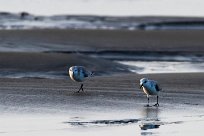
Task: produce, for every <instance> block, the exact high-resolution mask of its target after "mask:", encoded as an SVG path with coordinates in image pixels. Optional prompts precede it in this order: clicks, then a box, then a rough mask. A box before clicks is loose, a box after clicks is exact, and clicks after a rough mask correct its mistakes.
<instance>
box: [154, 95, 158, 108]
mask: <svg viewBox="0 0 204 136" xmlns="http://www.w3.org/2000/svg"><path fill="white" fill-rule="evenodd" d="M154 106H157V107H158V106H159V96H158V95H157V103H156V104H155V105H154Z"/></svg>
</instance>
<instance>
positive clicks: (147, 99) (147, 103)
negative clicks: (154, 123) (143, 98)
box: [146, 96, 149, 107]
mask: <svg viewBox="0 0 204 136" xmlns="http://www.w3.org/2000/svg"><path fill="white" fill-rule="evenodd" d="M147 102H148V103H147V105H146V107H149V96H147Z"/></svg>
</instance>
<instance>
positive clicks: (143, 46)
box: [0, 30, 204, 136]
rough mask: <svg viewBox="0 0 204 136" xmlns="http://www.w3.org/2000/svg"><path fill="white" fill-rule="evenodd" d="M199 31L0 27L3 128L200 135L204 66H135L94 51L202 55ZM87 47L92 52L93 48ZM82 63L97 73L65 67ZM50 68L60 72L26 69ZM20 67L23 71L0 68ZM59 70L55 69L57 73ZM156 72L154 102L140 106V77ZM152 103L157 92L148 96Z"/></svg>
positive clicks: (8, 132)
mask: <svg viewBox="0 0 204 136" xmlns="http://www.w3.org/2000/svg"><path fill="white" fill-rule="evenodd" d="M203 34H204V31H105V30H100V31H96V30H18V31H17V30H11V31H0V42H1V43H0V45H1V46H0V48H1V53H0V64H1V65H0V70H1V72H0V73H1V78H0V115H1V116H0V122H3V123H1V124H0V133H1V134H2V135H79V136H80V135H118V136H120V135H200V134H202V133H203V130H202V126H203V124H204V114H203V113H204V99H203V97H204V92H203V90H204V85H203V83H202V82H203V79H204V74H203V73H182V74H181V73H176V74H135V73H131V72H130V71H129V70H128V68H127V66H124V65H121V64H117V63H113V62H112V61H110V60H106V59H103V58H101V57H100V52H101V51H105V52H107V51H110V52H109V53H113V52H115V51H122V52H120V53H121V54H123V55H125V54H126V53H127V54H128V53H130V52H133V53H137V52H140V53H141V52H157V53H158V52H159V53H168V52H170V54H171V53H172V54H171V55H174V54H175V53H176V54H183V53H184V54H189V55H202V54H203V52H204V46H203V43H204V40H203V38H202V36H203ZM85 52H89V53H90V52H91V53H93V52H96V53H97V56H94V57H93V56H90V55H89V54H88V55H87V54H86V53H85ZM79 64H80V65H84V66H86V67H88V68H89V69H93V70H94V72H95V73H96V76H95V77H93V78H90V79H88V80H87V81H85V83H84V89H85V92H82V93H75V91H77V90H78V88H79V86H80V84H78V83H75V82H73V81H71V80H70V79H69V77H68V75H67V71H66V69H67V67H69V66H71V65H79ZM53 71H54V72H56V73H55V74H59V75H62V77H60V78H53V79H49V77H40V78H39V77H35V76H34V77H29V76H26V75H27V72H28V73H29V72H31V73H39V74H42V73H46V72H53ZM9 72H13V73H20V74H22V73H25V76H22V77H20V78H19V77H17V78H16V77H15V76H14V77H12V76H11V77H9V78H4V77H6V76H2V75H3V74H5V75H6V74H8V73H9ZM57 72H58V73H57ZM142 77H148V78H150V79H154V80H158V81H159V83H160V84H161V86H162V88H163V91H162V92H161V94H160V107H158V108H157V107H144V105H145V104H146V103H147V98H146V96H145V95H144V93H143V92H142V91H141V90H139V84H138V83H139V79H140V78H142ZM150 102H151V104H152V105H153V104H154V103H155V102H156V98H155V97H151V98H150Z"/></svg>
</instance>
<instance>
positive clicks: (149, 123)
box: [139, 107, 160, 135]
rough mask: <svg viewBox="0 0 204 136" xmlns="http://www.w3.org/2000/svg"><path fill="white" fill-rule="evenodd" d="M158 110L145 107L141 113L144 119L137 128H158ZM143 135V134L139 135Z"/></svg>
mask: <svg viewBox="0 0 204 136" xmlns="http://www.w3.org/2000/svg"><path fill="white" fill-rule="evenodd" d="M159 112H160V111H159V108H158V107H146V108H144V109H143V111H142V116H143V117H144V119H143V120H142V121H141V124H140V125H139V127H140V128H141V130H148V129H155V128H159V126H160V124H159V121H160V120H159V117H158V116H159ZM141 134H142V135H143V133H141Z"/></svg>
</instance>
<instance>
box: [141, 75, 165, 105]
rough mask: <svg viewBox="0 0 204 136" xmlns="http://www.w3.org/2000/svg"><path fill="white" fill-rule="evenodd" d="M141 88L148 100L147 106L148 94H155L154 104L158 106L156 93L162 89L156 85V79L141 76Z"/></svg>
mask: <svg viewBox="0 0 204 136" xmlns="http://www.w3.org/2000/svg"><path fill="white" fill-rule="evenodd" d="M141 88H142V90H143V91H144V93H145V94H146V95H147V100H148V104H147V106H149V96H150V95H157V103H156V104H155V105H154V106H159V102H158V99H159V96H158V94H159V91H161V90H162V89H161V88H160V86H159V85H158V83H157V81H154V80H149V79H147V78H142V79H140V89H141Z"/></svg>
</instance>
